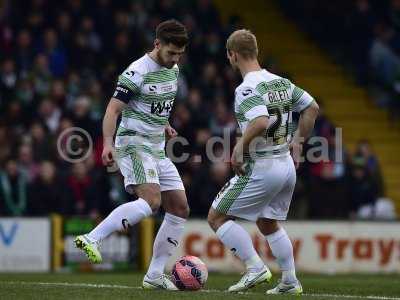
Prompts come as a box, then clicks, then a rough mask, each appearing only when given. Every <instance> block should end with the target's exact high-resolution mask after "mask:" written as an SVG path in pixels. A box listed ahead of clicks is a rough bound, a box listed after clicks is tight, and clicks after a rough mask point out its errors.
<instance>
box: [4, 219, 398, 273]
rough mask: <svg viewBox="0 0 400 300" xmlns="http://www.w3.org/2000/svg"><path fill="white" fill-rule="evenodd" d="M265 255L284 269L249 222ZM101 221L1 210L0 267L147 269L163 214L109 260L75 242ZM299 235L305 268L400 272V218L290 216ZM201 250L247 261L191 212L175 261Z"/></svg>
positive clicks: (233, 263)
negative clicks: (96, 260)
mask: <svg viewBox="0 0 400 300" xmlns="http://www.w3.org/2000/svg"><path fill="white" fill-rule="evenodd" d="M241 224H242V225H243V226H244V227H245V228H246V230H247V231H248V232H249V233H250V235H251V236H252V238H253V242H254V245H255V248H256V249H257V251H258V252H259V253H260V255H261V256H262V258H263V259H264V261H265V262H266V263H267V264H268V265H269V266H270V267H271V268H272V269H273V270H277V265H276V264H275V261H274V258H273V256H272V254H271V251H270V249H269V247H268V245H267V243H266V242H265V239H264V237H263V236H262V235H261V234H260V233H259V232H258V230H257V228H256V226H255V225H254V224H251V223H246V222H242V223H241ZM94 225H95V224H94V221H93V220H90V219H82V218H63V217H61V216H59V215H53V216H51V217H49V218H0V272H47V271H51V270H54V271H59V270H81V271H82V270H83V271H87V270H133V269H145V268H146V267H147V265H148V263H149V261H150V258H151V251H152V243H153V239H154V231H155V222H154V219H151V218H148V219H146V220H144V221H142V222H141V224H140V225H139V226H136V227H134V228H133V232H132V234H131V235H127V234H125V233H122V234H113V235H112V236H111V237H109V238H108V239H106V240H105V241H104V242H103V245H102V248H101V250H102V254H103V258H104V261H105V263H104V264H101V265H90V264H89V263H87V260H86V258H85V257H84V255H83V254H82V253H81V252H80V251H78V250H77V249H76V248H75V247H74V245H73V238H74V236H75V235H76V234H81V233H84V232H87V231H89V230H90V229H91V228H93V226H94ZM284 227H285V229H286V230H287V232H288V234H289V236H290V237H291V239H292V241H293V248H294V254H295V257H296V264H297V268H298V270H299V271H303V272H317V273H328V274H330V273H331V274H334V273H352V272H360V273H363V272H365V273H389V272H396V273H400V223H396V222H393V223H389V222H383V223H381V222H379V223H376V222H339V221H338V222H332V221H326V222H315V221H314V222H310V221H304V222H299V221H290V222H286V223H285V224H284ZM182 255H196V256H199V257H200V258H201V259H202V260H203V261H204V262H205V263H206V264H207V266H208V268H209V269H210V271H218V272H240V271H243V266H242V264H241V262H240V261H239V260H238V259H237V258H236V257H235V256H234V255H233V254H232V253H230V251H229V250H227V249H225V248H224V247H223V245H222V244H221V242H220V241H219V240H218V239H217V238H216V236H215V234H214V233H213V232H212V231H211V229H210V228H209V226H208V224H207V222H206V221H205V220H189V221H188V222H187V223H186V228H185V233H184V236H183V239H182V241H181V243H180V245H179V246H178V249H177V252H176V253H175V254H174V257H173V258H172V259H170V260H169V264H168V266H167V268H169V269H170V268H172V264H173V262H174V261H175V259H177V258H178V257H179V256H182Z"/></svg>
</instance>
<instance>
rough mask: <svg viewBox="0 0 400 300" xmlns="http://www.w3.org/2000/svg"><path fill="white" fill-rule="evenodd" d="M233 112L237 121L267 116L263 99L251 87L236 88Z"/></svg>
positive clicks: (247, 120)
mask: <svg viewBox="0 0 400 300" xmlns="http://www.w3.org/2000/svg"><path fill="white" fill-rule="evenodd" d="M235 112H236V116H237V118H238V121H241V122H249V121H251V120H254V119H255V118H257V117H260V116H267V117H268V116H269V114H268V110H267V106H266V103H265V100H264V99H263V98H262V97H261V95H260V94H259V93H257V91H255V90H254V89H252V88H244V89H240V90H237V91H236V93H235Z"/></svg>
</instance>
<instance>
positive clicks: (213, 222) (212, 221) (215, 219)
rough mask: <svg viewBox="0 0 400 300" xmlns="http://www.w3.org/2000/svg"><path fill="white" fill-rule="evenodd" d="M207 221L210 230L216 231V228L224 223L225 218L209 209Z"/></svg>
mask: <svg viewBox="0 0 400 300" xmlns="http://www.w3.org/2000/svg"><path fill="white" fill-rule="evenodd" d="M207 221H208V225H210V227H211V228H212V230H214V231H217V230H218V228H219V227H220V226H221V225H222V224H223V223H224V221H225V219H224V217H223V216H221V215H219V214H217V213H216V212H215V211H214V210H213V209H210V211H209V212H208V216H207Z"/></svg>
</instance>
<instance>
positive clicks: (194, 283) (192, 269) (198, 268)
mask: <svg viewBox="0 0 400 300" xmlns="http://www.w3.org/2000/svg"><path fill="white" fill-rule="evenodd" d="M207 277H208V270H207V267H206V265H205V264H204V263H203V262H202V261H201V259H200V258H198V257H196V256H182V257H181V258H179V259H178V260H177V261H176V263H175V265H174V267H173V269H172V280H173V282H174V283H175V285H176V287H177V288H178V289H180V290H185V291H187V290H191V291H195V290H199V289H201V288H202V287H203V286H204V284H205V283H206V281H207Z"/></svg>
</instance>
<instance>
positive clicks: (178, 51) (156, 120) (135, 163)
mask: <svg viewBox="0 0 400 300" xmlns="http://www.w3.org/2000/svg"><path fill="white" fill-rule="evenodd" d="M187 43H188V33H187V31H186V28H185V27H184V26H183V25H182V24H181V23H180V22H178V21H176V20H168V21H165V22H162V23H160V24H159V25H158V27H157V29H156V38H155V40H154V48H153V50H152V51H151V52H150V53H146V54H145V55H144V56H142V57H141V58H139V59H138V60H136V61H134V62H133V63H131V64H130V65H129V67H128V68H127V69H126V70H125V71H124V72H122V74H121V75H120V76H119V78H118V84H117V87H116V90H115V92H114V95H113V97H112V98H111V100H110V102H109V104H108V106H107V110H106V113H105V116H104V119H103V136H104V149H103V154H102V159H103V163H104V164H105V165H107V166H111V165H112V164H113V163H114V161H116V162H117V163H118V166H119V168H120V170H121V173H122V175H123V176H124V184H125V188H126V190H127V191H128V192H130V193H134V194H135V195H136V196H137V197H138V199H137V200H135V201H131V202H128V203H125V204H122V205H120V206H119V207H117V208H116V209H114V210H113V211H112V212H111V213H110V214H109V215H108V216H107V217H106V218H105V219H104V220H103V221H102V222H101V223H100V224H99V225H98V226H97V227H96V228H94V229H93V230H92V231H91V232H89V233H88V234H85V235H81V236H78V237H77V238H76V239H75V244H76V246H77V247H78V248H80V249H82V250H83V251H84V252H85V253H86V254H87V256H88V258H89V260H90V261H91V262H93V263H99V262H101V261H102V257H101V254H100V251H99V247H98V246H99V243H100V242H101V241H102V240H103V239H105V238H106V237H107V236H109V235H110V234H111V233H113V232H115V231H120V230H123V229H124V228H128V227H129V226H133V225H134V224H136V223H138V222H139V221H140V220H142V219H143V218H146V217H149V216H151V215H152V214H153V213H154V212H156V211H157V210H158V209H159V208H160V206H162V207H163V208H164V210H165V217H164V221H163V222H162V224H161V227H160V229H159V231H158V233H157V236H156V239H155V241H154V246H153V257H152V260H151V263H150V266H149V269H148V271H147V274H146V275H145V277H144V279H143V288H146V289H167V290H177V288H176V287H175V285H174V284H173V283H172V282H171V281H170V280H169V279H168V277H167V276H165V275H164V268H165V264H166V262H167V260H168V258H169V257H170V256H171V255H172V252H173V251H174V250H175V249H176V247H177V246H178V243H179V241H180V239H181V236H182V234H183V228H184V224H185V221H186V219H187V217H188V215H189V206H188V203H187V199H186V194H185V189H184V186H183V183H182V180H181V177H180V176H179V173H178V171H177V169H176V167H175V165H174V164H173V163H172V162H171V160H170V159H169V158H168V157H166V156H165V151H164V147H165V138H171V137H174V136H176V135H177V133H176V131H175V130H174V129H173V128H172V127H171V126H170V125H169V122H168V118H169V115H170V112H171V110H172V108H173V104H174V99H175V96H176V93H177V87H178V74H179V68H178V66H177V63H178V61H179V59H180V58H181V56H182V54H183V53H184V51H185V48H186V45H187ZM120 114H122V119H121V123H120V124H119V127H118V130H117V133H116V138H115V143H114V141H113V137H114V134H115V130H116V123H117V119H118V117H119V115H120Z"/></svg>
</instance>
